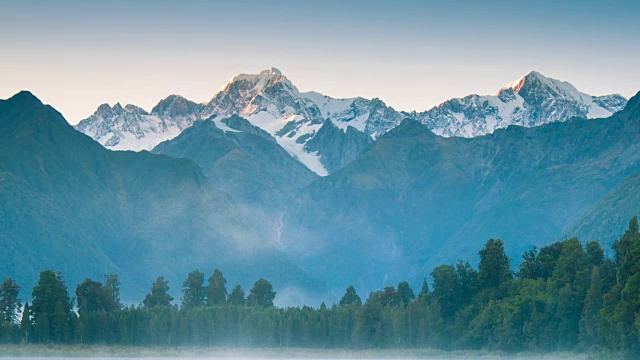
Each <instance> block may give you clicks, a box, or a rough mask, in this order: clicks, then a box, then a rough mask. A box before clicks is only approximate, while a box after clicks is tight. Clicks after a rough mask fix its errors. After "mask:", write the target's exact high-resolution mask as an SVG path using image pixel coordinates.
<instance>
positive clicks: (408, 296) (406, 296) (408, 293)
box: [398, 281, 416, 306]
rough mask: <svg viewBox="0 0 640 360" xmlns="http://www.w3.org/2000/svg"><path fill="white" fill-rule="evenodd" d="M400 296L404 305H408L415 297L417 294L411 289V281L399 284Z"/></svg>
mask: <svg viewBox="0 0 640 360" xmlns="http://www.w3.org/2000/svg"><path fill="white" fill-rule="evenodd" d="M398 297H399V298H400V302H401V303H402V304H403V305H404V306H408V305H409V304H410V303H411V302H412V301H413V299H415V297H416V295H415V294H414V293H413V290H411V287H409V283H408V282H406V281H402V282H400V283H399V284H398Z"/></svg>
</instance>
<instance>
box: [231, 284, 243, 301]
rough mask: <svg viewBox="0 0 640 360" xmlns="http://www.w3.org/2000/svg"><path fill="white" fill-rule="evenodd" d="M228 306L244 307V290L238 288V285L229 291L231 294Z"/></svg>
mask: <svg viewBox="0 0 640 360" xmlns="http://www.w3.org/2000/svg"><path fill="white" fill-rule="evenodd" d="M228 301H229V304H231V305H235V306H244V305H245V302H246V299H245V297H244V290H243V289H242V287H241V286H240V284H236V285H235V286H234V287H233V289H232V290H231V294H229V299H228Z"/></svg>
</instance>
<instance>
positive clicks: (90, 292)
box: [76, 279, 116, 313]
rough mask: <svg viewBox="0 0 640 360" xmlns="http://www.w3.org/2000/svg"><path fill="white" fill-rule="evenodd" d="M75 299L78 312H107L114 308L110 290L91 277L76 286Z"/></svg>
mask: <svg viewBox="0 0 640 360" xmlns="http://www.w3.org/2000/svg"><path fill="white" fill-rule="evenodd" d="M76 299H77V301H78V312H79V313H86V312H99V311H107V312H109V311H113V310H115V309H116V305H115V304H114V302H113V297H112V294H111V292H110V290H109V289H107V288H105V287H104V286H103V285H102V284H101V283H99V282H97V281H93V280H91V279H86V280H85V281H83V282H82V284H80V285H78V286H77V287H76Z"/></svg>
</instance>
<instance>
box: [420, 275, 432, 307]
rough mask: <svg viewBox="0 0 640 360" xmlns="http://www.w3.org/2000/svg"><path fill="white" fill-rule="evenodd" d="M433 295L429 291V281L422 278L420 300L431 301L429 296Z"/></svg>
mask: <svg viewBox="0 0 640 360" xmlns="http://www.w3.org/2000/svg"><path fill="white" fill-rule="evenodd" d="M430 296H431V292H430V291H429V283H428V282H427V278H424V280H422V289H421V290H420V293H419V294H418V300H420V301H423V302H427V301H429V297H430Z"/></svg>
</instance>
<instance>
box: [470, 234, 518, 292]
mask: <svg viewBox="0 0 640 360" xmlns="http://www.w3.org/2000/svg"><path fill="white" fill-rule="evenodd" d="M478 254H479V255H480V264H479V265H478V282H479V286H480V288H481V289H490V290H492V291H493V292H494V293H499V294H497V295H502V293H501V291H500V290H501V289H502V288H503V286H504V285H505V284H506V283H507V282H508V281H509V280H511V278H512V273H511V270H510V268H509V257H507V254H506V253H505V252H504V244H503V243H502V240H500V239H498V240H494V239H489V240H488V241H487V243H486V244H485V246H484V248H483V249H482V250H480V251H479V252H478Z"/></svg>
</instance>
